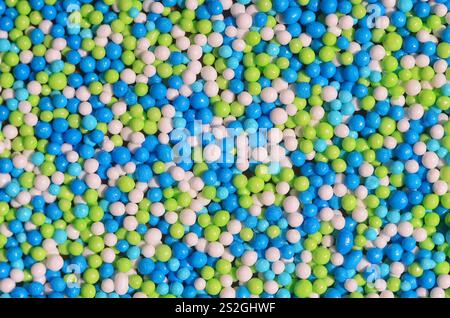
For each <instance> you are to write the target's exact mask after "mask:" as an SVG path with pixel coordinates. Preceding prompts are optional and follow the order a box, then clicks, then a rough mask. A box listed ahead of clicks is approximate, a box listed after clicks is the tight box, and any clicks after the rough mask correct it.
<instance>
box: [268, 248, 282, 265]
mask: <svg viewBox="0 0 450 318" xmlns="http://www.w3.org/2000/svg"><path fill="white" fill-rule="evenodd" d="M265 256H266V259H267V260H268V261H269V262H275V261H278V260H279V259H280V250H279V249H278V248H276V247H269V248H268V249H267V250H266V253H265Z"/></svg>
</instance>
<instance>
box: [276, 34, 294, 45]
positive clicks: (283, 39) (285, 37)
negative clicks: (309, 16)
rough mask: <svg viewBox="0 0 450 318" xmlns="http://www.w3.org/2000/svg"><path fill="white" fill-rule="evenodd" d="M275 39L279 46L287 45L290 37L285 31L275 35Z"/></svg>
mask: <svg viewBox="0 0 450 318" xmlns="http://www.w3.org/2000/svg"><path fill="white" fill-rule="evenodd" d="M276 39H277V41H278V43H280V44H281V45H287V44H289V42H290V41H291V40H292V35H291V34H290V33H289V32H287V31H279V32H277V33H276Z"/></svg>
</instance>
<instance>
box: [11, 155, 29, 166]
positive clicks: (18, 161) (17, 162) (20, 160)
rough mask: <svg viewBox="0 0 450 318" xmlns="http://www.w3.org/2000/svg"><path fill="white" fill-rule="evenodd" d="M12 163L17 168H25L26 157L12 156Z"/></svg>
mask: <svg viewBox="0 0 450 318" xmlns="http://www.w3.org/2000/svg"><path fill="white" fill-rule="evenodd" d="M12 161H13V165H14V167H16V168H18V169H22V168H25V166H26V164H27V157H26V156H25V155H16V156H14V158H13V160H12Z"/></svg>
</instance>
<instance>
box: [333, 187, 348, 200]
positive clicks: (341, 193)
mask: <svg viewBox="0 0 450 318" xmlns="http://www.w3.org/2000/svg"><path fill="white" fill-rule="evenodd" d="M333 192H334V194H335V195H336V196H337V197H339V198H342V197H343V196H344V195H346V194H347V187H346V186H345V184H342V183H337V184H335V185H334V186H333Z"/></svg>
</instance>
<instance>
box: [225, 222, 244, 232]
mask: <svg viewBox="0 0 450 318" xmlns="http://www.w3.org/2000/svg"><path fill="white" fill-rule="evenodd" d="M241 229H242V224H241V222H239V221H238V220H231V221H230V222H229V223H228V224H227V230H228V232H230V233H231V234H237V233H239V232H240V231H241Z"/></svg>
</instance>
